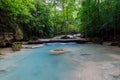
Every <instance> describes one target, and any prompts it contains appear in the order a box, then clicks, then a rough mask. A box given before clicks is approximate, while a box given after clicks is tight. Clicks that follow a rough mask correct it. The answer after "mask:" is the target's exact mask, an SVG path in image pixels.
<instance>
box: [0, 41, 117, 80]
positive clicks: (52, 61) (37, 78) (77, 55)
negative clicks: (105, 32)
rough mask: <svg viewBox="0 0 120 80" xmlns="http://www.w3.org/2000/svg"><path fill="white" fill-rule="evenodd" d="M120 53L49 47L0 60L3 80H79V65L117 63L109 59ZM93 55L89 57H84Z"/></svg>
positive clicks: (97, 48) (80, 46)
mask: <svg viewBox="0 0 120 80" xmlns="http://www.w3.org/2000/svg"><path fill="white" fill-rule="evenodd" d="M58 48H65V49H67V50H68V51H69V52H68V53H65V54H61V55H50V50H53V49H58ZM109 53H115V54H117V53H119V52H115V51H112V50H110V49H109V48H107V47H104V46H101V45H94V44H65V43H62V44H46V45H45V46H44V47H42V48H36V49H27V50H23V51H20V52H16V53H15V54H14V55H12V56H9V57H7V58H5V59H2V60H0V80H79V69H80V66H79V64H78V63H76V62H74V61H73V60H72V59H78V60H83V61H90V60H91V61H114V59H111V58H110V57H108V56H106V54H109ZM82 54H89V55H84V56H83V55H82Z"/></svg>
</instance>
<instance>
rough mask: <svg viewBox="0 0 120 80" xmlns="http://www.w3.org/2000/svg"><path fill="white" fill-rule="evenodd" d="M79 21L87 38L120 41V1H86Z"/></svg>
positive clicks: (81, 9) (80, 10)
mask: <svg viewBox="0 0 120 80" xmlns="http://www.w3.org/2000/svg"><path fill="white" fill-rule="evenodd" d="M77 20H79V22H80V24H79V26H81V31H82V32H83V33H84V34H86V37H87V36H90V37H101V39H106V40H110V39H115V40H116V39H117V40H120V0H85V1H83V2H82V4H81V7H80V8H79V13H78V17H77Z"/></svg>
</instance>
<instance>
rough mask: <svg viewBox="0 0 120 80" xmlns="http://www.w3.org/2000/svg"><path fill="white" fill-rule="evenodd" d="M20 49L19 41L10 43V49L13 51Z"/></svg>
mask: <svg viewBox="0 0 120 80" xmlns="http://www.w3.org/2000/svg"><path fill="white" fill-rule="evenodd" d="M21 49H22V44H21V43H13V45H12V50H13V51H20V50H21Z"/></svg>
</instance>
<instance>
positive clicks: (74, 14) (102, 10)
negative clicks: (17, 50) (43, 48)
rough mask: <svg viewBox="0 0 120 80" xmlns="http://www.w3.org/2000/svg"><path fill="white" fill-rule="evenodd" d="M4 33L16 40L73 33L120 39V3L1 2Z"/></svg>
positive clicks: (94, 0)
mask: <svg viewBox="0 0 120 80" xmlns="http://www.w3.org/2000/svg"><path fill="white" fill-rule="evenodd" d="M0 32H1V33H0V35H4V33H5V32H12V33H13V35H14V36H13V37H14V39H15V40H31V39H35V38H48V37H53V36H55V35H59V34H72V33H82V34H84V35H85V37H91V38H94V37H99V38H100V39H105V40H120V0H0Z"/></svg>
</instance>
